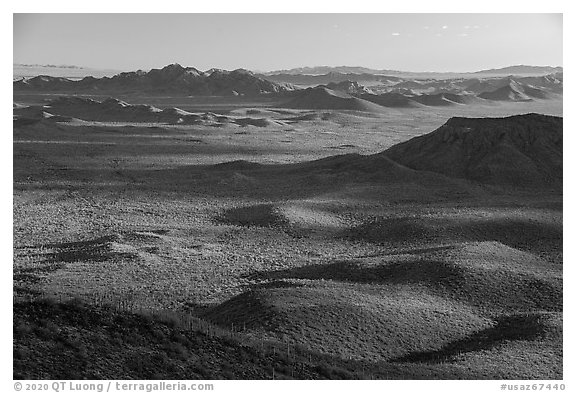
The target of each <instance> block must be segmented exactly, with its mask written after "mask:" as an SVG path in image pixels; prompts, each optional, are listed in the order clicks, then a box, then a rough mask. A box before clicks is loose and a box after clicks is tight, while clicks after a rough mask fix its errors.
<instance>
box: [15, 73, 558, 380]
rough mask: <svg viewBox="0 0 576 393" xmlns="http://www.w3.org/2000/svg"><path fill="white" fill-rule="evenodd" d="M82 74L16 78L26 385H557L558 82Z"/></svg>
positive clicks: (18, 278) (533, 78)
mask: <svg viewBox="0 0 576 393" xmlns="http://www.w3.org/2000/svg"><path fill="white" fill-rule="evenodd" d="M52 71H53V70H52ZM75 72H76V74H75V75H74V77H70V78H66V77H62V76H55V75H52V76H49V75H37V76H30V75H23V76H22V77H19V76H18V75H15V76H14V82H13V89H14V90H13V101H14V104H13V114H14V120H13V124H14V128H13V151H14V153H13V154H14V156H13V162H14V174H13V176H14V190H13V192H14V206H13V209H14V223H13V225H14V265H13V278H14V285H13V297H14V300H13V307H14V378H15V379H562V378H563V360H562V359H563V358H562V342H563V340H562V320H563V318H562V310H563V304H562V288H563V280H562V196H563V190H562V182H563V172H562V170H563V166H562V162H563V161H562V160H563V127H562V114H563V112H562V95H563V70H562V68H561V67H529V66H515V67H508V68H502V69H491V70H484V71H479V72H470V73H411V72H401V71H387V70H372V69H368V68H359V67H315V68H303V69H292V70H283V71H278V72H267V73H258V72H252V71H248V70H244V69H238V70H234V71H226V70H220V69H211V70H208V71H200V70H198V69H196V68H193V67H188V66H182V65H179V64H171V65H167V66H165V67H163V68H158V69H151V70H149V71H134V72H123V73H118V74H116V75H108V76H97V77H94V76H89V75H81V76H78V75H79V74H78V73H79V71H78V70H76V71H75ZM53 74H54V72H53ZM62 75H67V74H66V73H64V74H62Z"/></svg>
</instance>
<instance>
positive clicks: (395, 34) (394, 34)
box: [392, 33, 400, 37]
mask: <svg viewBox="0 0 576 393" xmlns="http://www.w3.org/2000/svg"><path fill="white" fill-rule="evenodd" d="M392 35H393V36H395V37H397V36H399V35H400V33H392Z"/></svg>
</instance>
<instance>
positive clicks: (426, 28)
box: [422, 26, 430, 30]
mask: <svg viewBox="0 0 576 393" xmlns="http://www.w3.org/2000/svg"><path fill="white" fill-rule="evenodd" d="M422 28H423V29H424V30H428V29H430V26H424V27H422Z"/></svg>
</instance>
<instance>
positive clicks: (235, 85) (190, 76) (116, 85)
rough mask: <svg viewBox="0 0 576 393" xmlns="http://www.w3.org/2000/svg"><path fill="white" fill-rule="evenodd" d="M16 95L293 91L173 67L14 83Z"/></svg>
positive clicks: (243, 77)
mask: <svg viewBox="0 0 576 393" xmlns="http://www.w3.org/2000/svg"><path fill="white" fill-rule="evenodd" d="M13 87H14V91H29V90H32V91H34V90H39V91H61V92H98V93H101V92H106V93H131V92H137V93H154V94H178V95H200V96H208V95H216V96H218V95H222V96H228V95H257V94H267V93H281V92H287V91H291V90H294V88H293V87H292V86H290V85H287V84H282V83H276V82H272V81H268V80H265V79H262V78H260V77H258V76H256V75H254V74H253V73H252V72H250V71H248V70H244V69H237V70H234V71H226V70H219V69H212V70H209V71H208V72H202V71H199V70H197V69H196V68H194V67H182V66H181V65H180V64H170V65H167V66H166V67H164V68H162V69H152V70H150V71H147V72H146V71H142V70H138V71H133V72H122V73H119V74H117V75H114V76H112V77H103V78H94V77H90V76H88V77H85V78H83V79H81V80H77V81H76V80H70V79H67V78H59V77H50V76H46V75H44V76H42V75H41V76H37V77H34V78H30V79H22V80H18V81H15V82H14V83H13Z"/></svg>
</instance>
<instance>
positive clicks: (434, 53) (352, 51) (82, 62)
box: [13, 14, 562, 71]
mask: <svg viewBox="0 0 576 393" xmlns="http://www.w3.org/2000/svg"><path fill="white" fill-rule="evenodd" d="M13 60H14V63H25V64H67V65H79V66H86V67H94V68H109V69H118V70H136V69H149V68H158V67H162V66H164V65H166V64H170V63H180V64H182V65H184V66H193V67H196V68H198V69H200V70H207V69H209V68H212V67H217V68H224V69H236V68H247V69H251V70H261V71H269V70H277V69H286V68H293V67H301V66H316V65H331V66H335V65H353V66H355V65H360V66H365V67H371V68H377V69H397V70H405V71H476V70H480V69H486V68H498V67H503V66H508V65H516V64H529V65H553V66H557V65H562V15H561V14H14V59H13Z"/></svg>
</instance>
